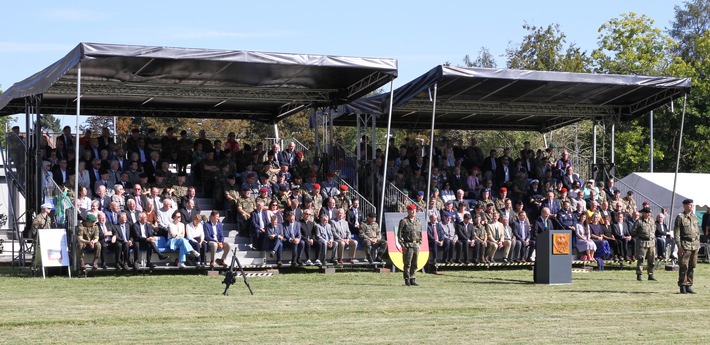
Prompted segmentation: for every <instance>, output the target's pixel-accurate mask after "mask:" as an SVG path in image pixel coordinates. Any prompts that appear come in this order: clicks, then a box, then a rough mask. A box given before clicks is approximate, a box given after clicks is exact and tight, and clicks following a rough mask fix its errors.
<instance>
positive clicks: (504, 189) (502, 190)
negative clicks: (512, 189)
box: [500, 187, 508, 193]
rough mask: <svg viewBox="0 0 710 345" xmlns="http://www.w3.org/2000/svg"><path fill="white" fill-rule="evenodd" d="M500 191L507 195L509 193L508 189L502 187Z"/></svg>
mask: <svg viewBox="0 0 710 345" xmlns="http://www.w3.org/2000/svg"><path fill="white" fill-rule="evenodd" d="M500 191H501V192H506V193H507V192H508V188H505V187H501V188H500Z"/></svg>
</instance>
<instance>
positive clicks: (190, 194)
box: [180, 186, 200, 210]
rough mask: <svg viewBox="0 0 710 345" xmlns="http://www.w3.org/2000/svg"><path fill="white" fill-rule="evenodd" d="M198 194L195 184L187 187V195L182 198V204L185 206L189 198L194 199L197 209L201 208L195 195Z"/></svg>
mask: <svg viewBox="0 0 710 345" xmlns="http://www.w3.org/2000/svg"><path fill="white" fill-rule="evenodd" d="M196 194H197V190H196V189H195V186H189V187H187V195H185V196H184V197H182V199H180V205H182V206H183V207H185V203H187V201H188V200H193V201H194V202H195V208H196V209H197V210H199V209H200V208H199V207H198V206H197V199H196V197H195V195H196Z"/></svg>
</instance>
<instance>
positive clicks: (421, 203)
mask: <svg viewBox="0 0 710 345" xmlns="http://www.w3.org/2000/svg"><path fill="white" fill-rule="evenodd" d="M414 205H415V206H417V212H424V210H426V209H427V207H426V200H425V199H424V191H423V190H420V191H418V192H417V199H416V200H414Z"/></svg>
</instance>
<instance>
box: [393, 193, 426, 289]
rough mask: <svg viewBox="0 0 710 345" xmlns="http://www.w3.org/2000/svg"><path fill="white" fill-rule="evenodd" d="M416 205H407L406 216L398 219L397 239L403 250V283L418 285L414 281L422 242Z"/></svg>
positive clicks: (420, 225)
mask: <svg viewBox="0 0 710 345" xmlns="http://www.w3.org/2000/svg"><path fill="white" fill-rule="evenodd" d="M416 214H417V207H416V206H414V205H409V206H407V217H404V218H402V220H400V221H399V227H398V232H397V241H398V242H399V245H400V247H401V248H402V250H404V255H403V259H404V270H403V272H404V284H405V285H407V286H419V284H417V281H416V272H417V261H418V259H419V245H420V244H422V223H421V221H419V218H416V217H415V215H416Z"/></svg>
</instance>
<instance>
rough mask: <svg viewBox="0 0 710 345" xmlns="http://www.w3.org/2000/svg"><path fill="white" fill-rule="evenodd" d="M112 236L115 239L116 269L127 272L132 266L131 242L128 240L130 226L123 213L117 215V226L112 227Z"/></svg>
mask: <svg viewBox="0 0 710 345" xmlns="http://www.w3.org/2000/svg"><path fill="white" fill-rule="evenodd" d="M113 234H114V236H115V239H116V248H114V250H115V251H116V269H119V268H123V269H124V270H126V271H128V269H129V267H130V266H133V264H132V263H131V260H130V252H131V247H132V246H133V242H132V241H131V240H130V236H131V225H130V224H128V217H127V216H126V213H125V212H121V213H119V214H118V224H117V225H115V226H114V231H113Z"/></svg>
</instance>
